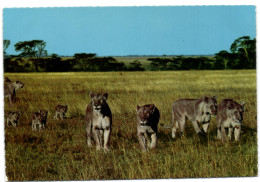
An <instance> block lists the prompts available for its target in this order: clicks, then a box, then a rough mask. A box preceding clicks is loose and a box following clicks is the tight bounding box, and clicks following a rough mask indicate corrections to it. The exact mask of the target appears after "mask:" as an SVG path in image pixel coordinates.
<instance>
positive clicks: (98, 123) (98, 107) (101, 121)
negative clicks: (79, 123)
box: [85, 92, 112, 152]
mask: <svg viewBox="0 0 260 182" xmlns="http://www.w3.org/2000/svg"><path fill="white" fill-rule="evenodd" d="M89 95H90V97H91V102H90V103H89V104H88V106H87V108H86V117H85V121H86V131H87V143H88V146H92V144H91V137H92V136H94V141H95V143H96V149H97V150H100V149H101V148H103V150H104V151H105V152H107V151H109V146H108V145H109V138H110V134H111V130H112V113H111V111H110V108H109V106H108V104H107V102H106V101H107V97H108V93H103V94H95V93H93V92H90V94H89ZM103 138H104V142H103Z"/></svg>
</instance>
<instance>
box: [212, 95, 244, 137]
mask: <svg viewBox="0 0 260 182" xmlns="http://www.w3.org/2000/svg"><path fill="white" fill-rule="evenodd" d="M244 106H245V103H244V102H242V103H240V104H238V103H237V102H236V101H234V100H232V99H223V100H222V101H221V102H220V104H219V106H218V114H217V120H216V121H217V128H218V134H217V138H218V139H222V141H223V142H226V140H227V136H226V131H225V130H226V128H228V139H229V140H231V139H232V134H233V131H234V137H235V141H238V140H239V138H240V132H241V125H242V121H243V113H244Z"/></svg>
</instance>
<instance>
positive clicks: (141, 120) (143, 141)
mask: <svg viewBox="0 0 260 182" xmlns="http://www.w3.org/2000/svg"><path fill="white" fill-rule="evenodd" d="M136 110H137V136H138V140H139V144H140V146H141V149H142V151H146V150H147V145H148V147H149V148H150V149H153V148H155V147H156V143H157V127H158V123H159V119H160V112H159V110H158V108H157V107H156V106H155V105H154V104H147V105H144V106H139V105H137V108H136ZM148 133H149V134H150V135H151V140H152V141H151V143H149V138H148Z"/></svg>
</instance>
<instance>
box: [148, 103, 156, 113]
mask: <svg viewBox="0 0 260 182" xmlns="http://www.w3.org/2000/svg"><path fill="white" fill-rule="evenodd" d="M149 109H151V110H152V111H153V112H154V110H155V105H154V104H151V105H150V106H149Z"/></svg>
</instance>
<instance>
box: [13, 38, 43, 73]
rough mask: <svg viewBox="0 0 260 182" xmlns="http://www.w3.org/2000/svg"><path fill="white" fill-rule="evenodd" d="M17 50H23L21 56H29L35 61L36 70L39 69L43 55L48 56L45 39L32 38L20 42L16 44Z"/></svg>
mask: <svg viewBox="0 0 260 182" xmlns="http://www.w3.org/2000/svg"><path fill="white" fill-rule="evenodd" d="M14 46H15V51H17V52H21V53H20V56H21V57H29V58H30V60H31V61H32V62H33V64H34V67H35V70H36V71H37V72H38V71H39V60H40V58H41V57H43V56H47V51H46V50H45V47H46V42H44V41H43V40H31V41H22V42H18V43H16V44H15V45H14Z"/></svg>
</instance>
